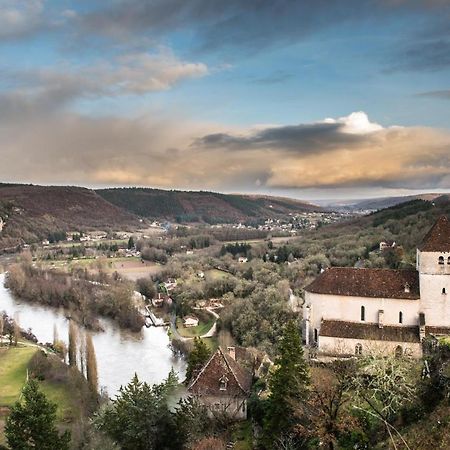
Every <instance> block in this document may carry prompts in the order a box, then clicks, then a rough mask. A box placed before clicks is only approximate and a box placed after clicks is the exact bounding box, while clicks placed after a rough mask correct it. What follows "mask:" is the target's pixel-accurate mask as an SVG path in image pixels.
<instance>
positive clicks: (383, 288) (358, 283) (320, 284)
mask: <svg viewBox="0 0 450 450" xmlns="http://www.w3.org/2000/svg"><path fill="white" fill-rule="evenodd" d="M405 287H406V289H405ZM407 287H409V289H408V288H407ZM305 291H307V292H313V293H316V294H330V295H343V296H350V297H372V298H400V299H410V300H417V299H419V298H420V294H419V273H418V272H417V271H416V270H391V269H355V268H353V267H331V268H329V269H327V270H325V271H324V272H322V273H321V274H320V275H319V276H318V277H317V278H316V279H315V280H314V281H313V282H312V283H311V284H309V285H308V286H306V287H305Z"/></svg>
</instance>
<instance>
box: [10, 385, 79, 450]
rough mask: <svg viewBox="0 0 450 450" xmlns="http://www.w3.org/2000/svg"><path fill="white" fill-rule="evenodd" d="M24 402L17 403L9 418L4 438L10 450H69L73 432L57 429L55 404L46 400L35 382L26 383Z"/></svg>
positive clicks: (23, 392)
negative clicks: (61, 432) (61, 431)
mask: <svg viewBox="0 0 450 450" xmlns="http://www.w3.org/2000/svg"><path fill="white" fill-rule="evenodd" d="M22 394H23V399H22V400H21V401H18V402H17V403H16V404H14V405H13V406H12V408H11V413H10V414H9V416H8V418H7V419H6V424H5V437H6V440H7V442H8V445H9V447H10V448H11V449H20V450H32V449H33V450H35V449H39V450H67V449H68V448H69V442H70V433H69V432H68V431H66V432H64V433H63V434H61V435H60V434H59V433H58V430H57V428H56V409H57V407H56V404H54V403H51V402H50V401H48V400H47V398H46V396H45V395H44V393H43V392H41V391H40V390H39V388H38V384H37V382H36V381H35V380H30V381H28V382H27V384H26V385H25V387H24V388H23V391H22Z"/></svg>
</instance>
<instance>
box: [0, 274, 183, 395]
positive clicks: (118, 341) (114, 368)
mask: <svg viewBox="0 0 450 450" xmlns="http://www.w3.org/2000/svg"><path fill="white" fill-rule="evenodd" d="M4 277H5V276H4V274H0V311H5V312H6V313H7V314H8V315H9V316H10V317H16V316H18V318H19V322H20V326H21V327H22V328H23V329H28V328H31V329H32V331H33V333H34V334H35V335H36V337H37V339H38V340H39V341H40V342H44V343H45V342H53V333H54V329H56V331H57V334H58V336H59V339H60V340H61V341H63V342H64V343H65V344H66V345H67V344H68V320H67V318H66V316H65V313H64V310H62V309H57V308H51V307H48V306H43V305H38V304H30V303H27V302H24V301H22V300H20V299H17V298H14V297H13V296H12V294H11V293H10V291H9V290H8V289H6V288H5V286H4ZM101 325H102V328H103V329H104V331H103V332H99V333H93V335H92V338H93V342H94V346H95V351H96V356H97V366H98V378H99V386H101V387H102V388H105V389H106V391H107V392H108V394H109V396H112V397H113V396H114V395H115V394H116V393H117V392H118V390H119V388H120V386H122V385H125V384H127V383H128V382H129V381H130V380H131V378H132V377H133V375H134V374H135V373H137V375H138V377H139V379H141V380H142V381H146V382H147V383H149V384H155V383H161V382H162V381H163V380H164V379H165V378H166V377H167V374H168V373H169V372H170V370H171V369H172V368H173V369H174V370H175V371H176V372H177V373H178V374H179V378H180V379H183V377H184V375H185V371H186V362H185V360H184V359H183V358H180V357H177V356H174V354H173V352H172V350H171V347H170V340H169V337H168V335H167V330H166V328H165V327H151V328H144V329H142V330H141V331H140V332H138V333H133V332H130V331H128V330H121V329H120V328H118V327H117V326H115V325H114V324H113V323H112V322H111V321H109V320H102V321H101Z"/></svg>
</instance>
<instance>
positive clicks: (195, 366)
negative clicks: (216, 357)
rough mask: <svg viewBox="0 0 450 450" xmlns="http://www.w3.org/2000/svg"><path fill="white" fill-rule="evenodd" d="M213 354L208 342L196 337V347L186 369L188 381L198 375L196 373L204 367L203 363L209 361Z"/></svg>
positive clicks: (190, 355)
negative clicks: (207, 344)
mask: <svg viewBox="0 0 450 450" xmlns="http://www.w3.org/2000/svg"><path fill="white" fill-rule="evenodd" d="M210 356H211V352H210V351H209V349H208V347H207V346H206V344H205V343H204V342H203V341H202V340H201V339H200V338H198V337H197V338H195V339H194V348H193V350H192V352H191V353H190V354H189V357H188V365H187V369H186V382H189V381H191V379H192V378H193V377H194V375H196V373H197V372H198V371H199V370H200V369H201V368H202V367H203V365H204V364H205V363H206V361H208V359H209V357H210Z"/></svg>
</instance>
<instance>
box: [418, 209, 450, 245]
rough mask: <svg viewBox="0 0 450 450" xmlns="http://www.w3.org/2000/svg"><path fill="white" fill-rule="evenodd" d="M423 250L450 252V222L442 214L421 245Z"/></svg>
mask: <svg viewBox="0 0 450 450" xmlns="http://www.w3.org/2000/svg"><path fill="white" fill-rule="evenodd" d="M419 250H420V251H421V252H450V222H449V220H448V218H447V217H446V216H441V217H439V219H438V220H437V221H436V223H435V224H434V225H433V226H432V227H431V229H430V231H429V232H428V233H427V234H426V236H425V237H424V239H423V241H422V244H421V245H420V246H419Z"/></svg>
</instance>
